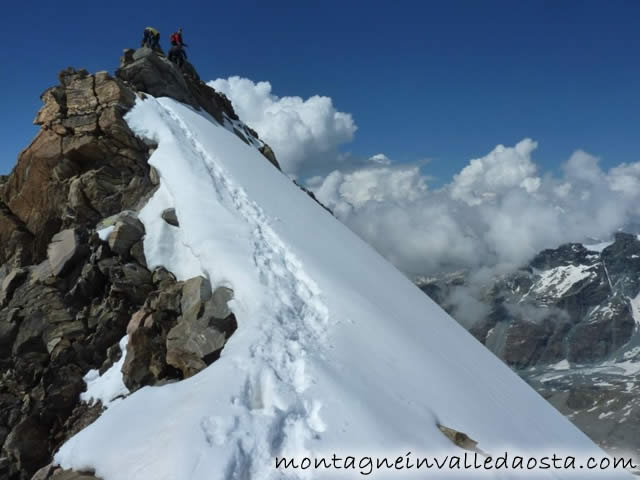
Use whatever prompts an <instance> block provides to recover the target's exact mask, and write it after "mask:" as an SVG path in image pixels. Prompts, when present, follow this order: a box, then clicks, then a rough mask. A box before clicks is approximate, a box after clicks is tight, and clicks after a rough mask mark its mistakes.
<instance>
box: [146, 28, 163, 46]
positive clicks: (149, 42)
mask: <svg viewBox="0 0 640 480" xmlns="http://www.w3.org/2000/svg"><path fill="white" fill-rule="evenodd" d="M142 46H143V47H149V48H150V49H152V50H154V49H156V48H160V32H158V30H156V29H155V28H153V27H147V28H145V29H144V36H143V37H142Z"/></svg>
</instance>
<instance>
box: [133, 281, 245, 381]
mask: <svg viewBox="0 0 640 480" xmlns="http://www.w3.org/2000/svg"><path fill="white" fill-rule="evenodd" d="M154 282H155V285H156V287H157V290H155V291H154V292H153V293H152V294H151V295H149V297H148V298H147V301H146V302H145V304H144V306H143V307H142V309H140V310H139V311H138V312H136V313H135V314H134V315H133V316H132V317H131V320H130V321H129V325H128V326H127V333H128V334H129V346H128V348H127V356H126V357H125V362H124V366H123V368H122V372H123V377H124V382H125V385H126V386H127V388H129V389H130V390H136V389H138V388H140V387H142V386H143V385H155V384H158V383H162V382H165V381H169V380H176V379H182V378H187V377H190V376H192V375H195V374H196V373H198V372H199V371H200V370H202V369H204V368H205V367H206V366H207V365H210V364H211V363H212V362H214V361H215V360H216V359H217V358H218V357H219V355H220V351H221V350H222V348H223V347H224V344H225V343H226V341H227V339H228V338H229V337H230V336H231V335H232V334H233V332H234V331H235V330H236V328H237V323H236V319H235V316H234V315H233V313H231V311H230V310H229V309H228V307H227V302H228V301H229V300H230V299H231V298H232V296H233V292H232V291H231V290H229V289H226V288H224V287H221V288H218V289H216V291H215V292H213V294H212V292H211V284H210V283H209V281H208V280H207V279H205V278H204V277H195V278H192V279H189V280H187V281H186V282H184V283H183V282H176V281H175V279H174V278H173V276H171V275H170V274H168V272H164V273H163V272H162V271H159V272H157V274H156V275H154Z"/></svg>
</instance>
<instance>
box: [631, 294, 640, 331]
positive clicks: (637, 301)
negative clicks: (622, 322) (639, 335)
mask: <svg viewBox="0 0 640 480" xmlns="http://www.w3.org/2000/svg"><path fill="white" fill-rule="evenodd" d="M629 303H630V304H631V314H632V315H633V319H634V320H635V321H636V325H640V293H638V295H636V296H635V298H630V299H629Z"/></svg>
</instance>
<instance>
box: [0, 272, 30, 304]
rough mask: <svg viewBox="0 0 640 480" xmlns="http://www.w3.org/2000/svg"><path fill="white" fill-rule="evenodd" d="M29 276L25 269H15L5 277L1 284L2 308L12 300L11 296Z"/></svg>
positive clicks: (0, 298) (0, 299) (0, 297)
mask: <svg viewBox="0 0 640 480" xmlns="http://www.w3.org/2000/svg"><path fill="white" fill-rule="evenodd" d="M26 276H27V271H26V270H25V269H23V268H14V269H13V270H11V272H9V274H8V275H7V276H6V277H4V279H3V280H2V284H0V308H1V307H4V306H5V304H6V303H7V302H8V301H9V300H11V296H12V295H13V292H14V291H15V289H16V288H17V287H18V285H20V284H21V283H22V281H23V280H24V279H25V277H26Z"/></svg>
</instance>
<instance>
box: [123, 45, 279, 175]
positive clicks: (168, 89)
mask: <svg viewBox="0 0 640 480" xmlns="http://www.w3.org/2000/svg"><path fill="white" fill-rule="evenodd" d="M116 76H117V77H118V78H120V79H121V80H123V81H124V82H126V83H127V84H128V85H129V86H130V87H131V88H132V89H134V90H135V91H137V92H145V93H148V94H150V95H153V96H154V97H171V98H173V99H175V100H178V101H179V102H182V103H186V104H187V105H191V106H192V107H193V108H195V109H196V110H202V111H205V112H207V113H208V114H209V115H211V116H212V117H213V118H215V119H216V120H217V121H218V122H219V123H220V124H222V125H231V127H230V129H231V130H232V131H233V132H234V133H235V134H236V135H238V136H239V137H240V138H241V139H242V140H243V141H244V142H245V143H247V144H252V143H254V142H255V143H257V145H259V147H258V150H259V151H260V153H262V154H263V155H264V157H265V158H266V159H267V160H269V162H271V164H273V166H275V167H276V168H277V169H278V170H280V165H279V163H278V160H277V159H276V155H275V153H274V152H273V150H272V149H271V147H270V146H269V145H267V144H266V143H264V142H262V141H261V140H260V139H259V138H258V134H257V133H256V131H255V130H253V129H251V128H249V127H248V126H246V125H244V124H242V126H241V127H239V128H240V129H241V130H242V131H240V130H239V129H238V127H237V126H235V125H237V124H238V123H240V122H239V119H238V116H237V115H236V112H235V111H234V109H233V106H232V105H231V101H230V100H229V99H228V98H227V97H226V96H225V95H224V94H223V93H220V92H217V91H216V90H214V89H213V88H211V87H210V86H209V85H207V84H206V83H205V82H203V81H202V80H201V79H200V76H199V75H198V72H196V69H195V68H194V67H193V65H191V64H190V63H189V62H185V64H184V66H183V67H182V69H180V68H178V67H177V66H176V65H174V64H173V63H171V62H170V61H169V60H168V59H167V57H165V56H164V55H162V53H161V52H154V51H152V50H151V49H149V48H146V47H143V48H139V49H138V50H132V49H126V50H125V51H124V52H123V55H122V57H121V58H120V68H119V69H118V70H117V71H116ZM250 139H251V140H252V141H250Z"/></svg>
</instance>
